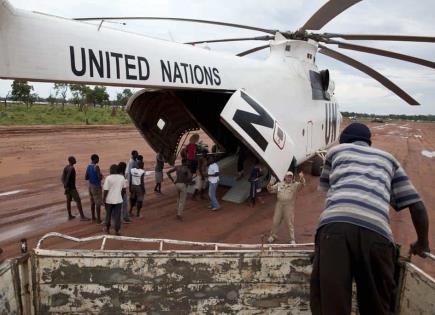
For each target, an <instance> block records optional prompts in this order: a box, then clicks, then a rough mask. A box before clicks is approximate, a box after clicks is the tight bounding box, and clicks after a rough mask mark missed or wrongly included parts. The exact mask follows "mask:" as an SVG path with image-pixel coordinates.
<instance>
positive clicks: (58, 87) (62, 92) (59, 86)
mask: <svg viewBox="0 0 435 315" xmlns="http://www.w3.org/2000/svg"><path fill="white" fill-rule="evenodd" d="M54 91H55V93H56V98H57V97H59V96H60V98H61V99H62V111H64V109H65V102H66V95H67V93H68V84H66V83H55V84H54Z"/></svg>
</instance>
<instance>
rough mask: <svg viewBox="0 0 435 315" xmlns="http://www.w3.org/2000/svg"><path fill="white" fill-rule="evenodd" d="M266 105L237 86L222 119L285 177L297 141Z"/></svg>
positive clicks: (278, 173)
mask: <svg viewBox="0 0 435 315" xmlns="http://www.w3.org/2000/svg"><path fill="white" fill-rule="evenodd" d="M266 106H267V104H260V103H259V102H257V101H256V100H255V99H254V98H253V97H252V96H250V95H248V94H247V93H246V92H245V91H241V90H237V91H236V92H235V93H234V94H233V96H231V98H230V100H229V101H228V103H227V104H226V105H225V107H224V109H223V111H222V112H221V119H222V122H223V123H224V124H225V125H226V126H227V127H228V128H229V129H230V131H231V132H232V133H233V134H234V135H235V136H236V137H238V138H239V139H240V140H241V141H242V142H243V143H244V144H245V145H246V146H247V147H248V148H250V149H251V151H252V152H253V153H255V154H256V155H257V157H259V158H260V159H261V160H262V161H263V162H264V163H265V164H266V165H267V166H269V168H270V169H271V171H272V172H273V173H274V175H275V176H276V177H277V178H279V179H280V180H282V179H283V178H284V176H285V173H286V172H287V170H288V169H289V167H290V164H291V161H292V159H293V152H294V151H293V147H294V143H293V141H292V139H291V138H290V137H289V135H288V134H287V133H286V132H285V131H284V129H283V128H282V127H281V126H280V125H279V121H277V119H276V118H275V117H273V116H272V114H271V113H270V112H269V111H268V110H267V107H266Z"/></svg>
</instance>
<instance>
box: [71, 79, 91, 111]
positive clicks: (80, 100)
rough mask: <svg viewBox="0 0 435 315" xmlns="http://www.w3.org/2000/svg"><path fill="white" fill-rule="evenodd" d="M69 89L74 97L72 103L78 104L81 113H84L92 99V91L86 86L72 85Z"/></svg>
mask: <svg viewBox="0 0 435 315" xmlns="http://www.w3.org/2000/svg"><path fill="white" fill-rule="evenodd" d="M69 88H70V90H71V94H72V96H73V97H72V99H71V101H72V103H73V104H76V105H77V106H78V108H79V111H81V112H83V111H84V109H85V105H86V103H88V101H89V99H90V94H91V89H90V88H89V87H88V86H86V85H84V84H71V85H70V87H69Z"/></svg>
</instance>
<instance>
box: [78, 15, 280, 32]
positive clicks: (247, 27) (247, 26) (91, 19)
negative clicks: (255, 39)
mask: <svg viewBox="0 0 435 315" xmlns="http://www.w3.org/2000/svg"><path fill="white" fill-rule="evenodd" d="M73 20H76V21H97V20H105V21H107V20H164V21H179V22H192V23H204V24H214V25H221V26H228V27H235V28H242V29H247V30H252V31H258V32H264V33H269V34H273V35H275V33H277V32H278V31H277V30H272V29H266V28H261V27H255V26H249V25H242V24H234V23H226V22H219V21H210V20H198V19H185V18H172V17H158V16H119V17H115V16H108V17H88V18H75V19H73Z"/></svg>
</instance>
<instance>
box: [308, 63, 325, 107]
mask: <svg viewBox="0 0 435 315" xmlns="http://www.w3.org/2000/svg"><path fill="white" fill-rule="evenodd" d="M310 82H311V93H312V98H313V100H329V97H328V96H329V95H327V93H325V91H324V90H323V86H322V77H321V76H320V73H318V72H315V71H312V70H310Z"/></svg>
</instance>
